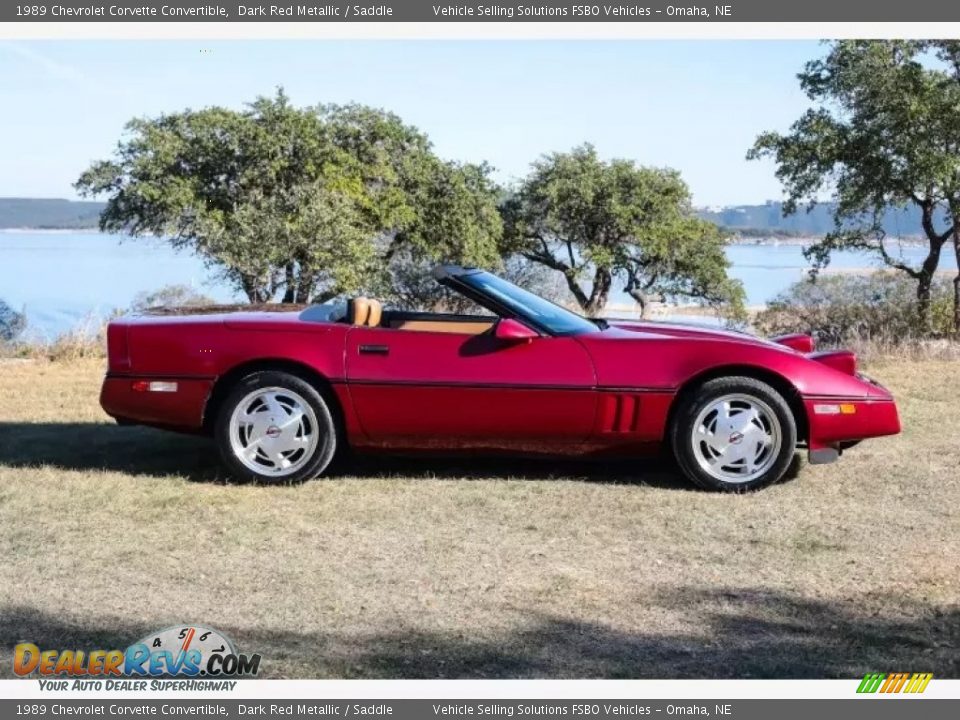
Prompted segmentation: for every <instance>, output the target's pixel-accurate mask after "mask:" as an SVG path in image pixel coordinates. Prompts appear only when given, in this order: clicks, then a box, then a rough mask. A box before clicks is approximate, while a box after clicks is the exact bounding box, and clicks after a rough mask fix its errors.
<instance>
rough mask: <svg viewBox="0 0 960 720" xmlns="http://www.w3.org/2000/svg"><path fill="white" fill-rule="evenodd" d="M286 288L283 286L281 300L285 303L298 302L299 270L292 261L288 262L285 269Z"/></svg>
mask: <svg viewBox="0 0 960 720" xmlns="http://www.w3.org/2000/svg"><path fill="white" fill-rule="evenodd" d="M283 284H284V288H283V300H281V302H285V303H295V302H297V290H298V284H297V270H296V267H295V266H294V264H293V263H292V262H289V263H287V266H286V268H285V269H284V283H283Z"/></svg>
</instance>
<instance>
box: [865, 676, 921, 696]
mask: <svg viewBox="0 0 960 720" xmlns="http://www.w3.org/2000/svg"><path fill="white" fill-rule="evenodd" d="M932 679H933V673H912V674H911V673H890V674H889V675H887V674H885V673H867V674H866V675H864V676H863V680H861V681H860V686H859V687H858V688H857V692H858V693H875V692H879V693H888V694H889V693H914V694H916V693H922V692H923V691H924V690H926V689H927V685H929V684H930V681H931V680H932Z"/></svg>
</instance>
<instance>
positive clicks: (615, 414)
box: [600, 394, 640, 433]
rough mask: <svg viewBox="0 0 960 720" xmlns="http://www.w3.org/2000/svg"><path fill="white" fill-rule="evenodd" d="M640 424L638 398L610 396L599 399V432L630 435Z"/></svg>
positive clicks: (619, 395) (637, 396)
mask: <svg viewBox="0 0 960 720" xmlns="http://www.w3.org/2000/svg"><path fill="white" fill-rule="evenodd" d="M639 423H640V396H639V395H623V394H610V395H603V396H602V397H601V399H600V431H601V432H607V433H632V432H636V431H637V426H638V425H639Z"/></svg>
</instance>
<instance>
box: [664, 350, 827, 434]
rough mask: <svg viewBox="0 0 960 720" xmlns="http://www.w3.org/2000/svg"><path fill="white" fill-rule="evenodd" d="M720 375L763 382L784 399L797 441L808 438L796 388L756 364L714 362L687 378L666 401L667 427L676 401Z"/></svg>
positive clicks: (807, 420) (805, 415)
mask: <svg viewBox="0 0 960 720" xmlns="http://www.w3.org/2000/svg"><path fill="white" fill-rule="evenodd" d="M722 377H748V378H753V379H754V380H759V381H760V382H764V383H766V384H767V385H769V386H770V387H772V388H773V389H774V390H776V391H777V392H778V393H780V395H781V396H782V397H783V399H784V400H785V401H786V403H787V406H788V407H789V408H790V412H791V413H793V419H794V422H795V423H796V425H797V441H798V442H800V441H803V442H806V441H807V440H808V439H809V437H810V422H809V418H808V417H807V409H806V407H805V406H804V404H803V398H802V397H801V395H800V391H799V390H798V389H797V387H796V386H795V385H794V384H793V383H792V382H790V380H788V379H787V378H785V377H784V376H783V375H781V374H779V373H777V372H774V371H773V370H770V369H768V368H764V367H760V366H758V365H744V364H733V365H718V366H716V367H711V368H708V369H706V370H703V371H701V372H699V373H697V374H695V375H693V376H692V377H690V378H687V380H685V381H684V383H683V384H682V385H681V386H680V388H679V389H678V390H677V394H676V395H675V396H674V399H673V402H672V403H670V411H669V413H668V414H667V425H666V427H667V429H668V431H669V429H670V428H672V427H673V422H674V415H675V414H676V412H677V408H678V407H679V406H680V401H681V400H682V399H683V398H684V397H685V396H686V395H687V394H689V393H691V392H693V391H694V390H696V388H697V387H699V386H700V385H702V384H703V383H705V382H709V381H710V380H715V379H717V378H722Z"/></svg>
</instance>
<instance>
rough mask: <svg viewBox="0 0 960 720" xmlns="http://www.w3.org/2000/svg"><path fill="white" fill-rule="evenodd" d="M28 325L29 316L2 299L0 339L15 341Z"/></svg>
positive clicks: (0, 307)
mask: <svg viewBox="0 0 960 720" xmlns="http://www.w3.org/2000/svg"><path fill="white" fill-rule="evenodd" d="M26 327H27V316H26V315H25V314H24V313H22V312H17V311H16V310H14V309H13V308H12V307H10V306H9V305H8V304H7V303H6V302H4V301H3V300H0V341H3V342H13V341H14V340H16V339H17V338H18V337H20V335H21V334H22V333H23V331H24V330H25V329H26Z"/></svg>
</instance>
